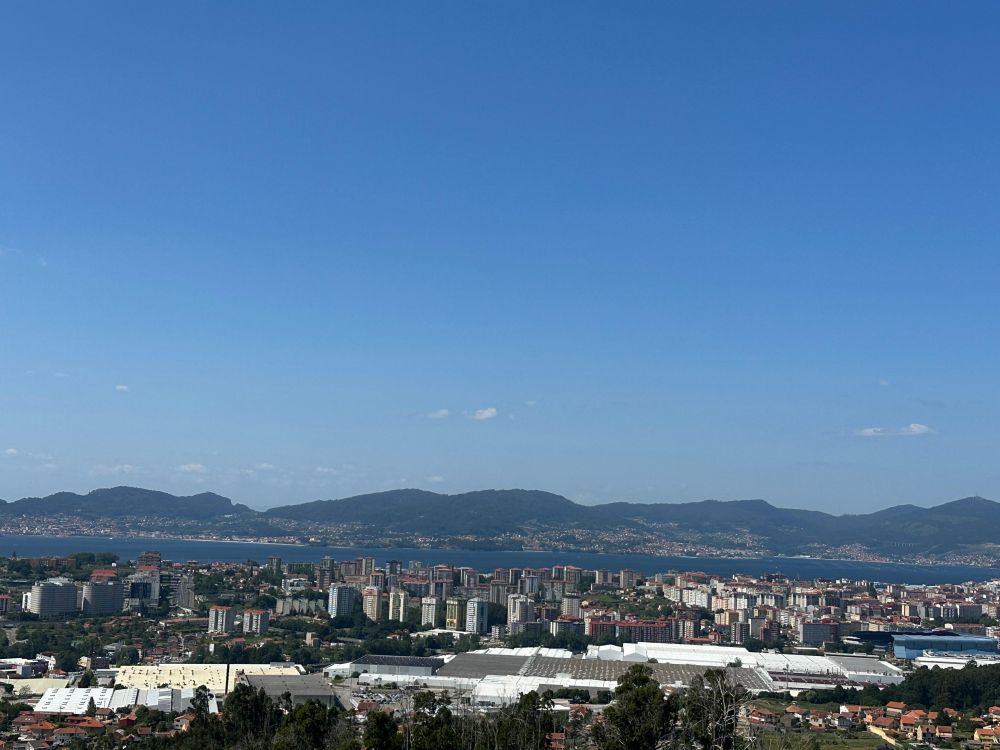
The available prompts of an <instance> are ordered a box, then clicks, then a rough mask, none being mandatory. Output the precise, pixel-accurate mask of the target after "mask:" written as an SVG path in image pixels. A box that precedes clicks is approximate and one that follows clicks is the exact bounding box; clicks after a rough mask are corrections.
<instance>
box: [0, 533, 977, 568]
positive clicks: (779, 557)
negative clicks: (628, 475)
mask: <svg viewBox="0 0 1000 750" xmlns="http://www.w3.org/2000/svg"><path fill="white" fill-rule="evenodd" d="M3 537H23V538H38V539H51V540H56V539H83V540H95V539H103V540H106V541H108V542H121V541H129V540H132V541H139V540H144V541H145V540H148V541H150V542H156V541H166V542H171V543H173V542H188V543H195V544H201V543H217V544H228V545H236V544H246V545H254V546H261V547H264V546H275V547H286V548H289V549H297V550H300V549H301V550H307V549H338V550H352V549H354V550H362V551H365V552H368V553H371V552H375V551H378V550H384V551H386V552H388V551H390V550H406V551H412V552H422V553H426V552H452V553H455V554H457V555H462V554H464V553H474V554H491V553H494V554H504V555H507V554H511V555H565V556H569V557H572V556H573V555H585V556H599V557H608V558H612V557H614V558H617V557H635V558H663V559H683V560H684V561H685V562H687V561H691V562H692V563H695V561H698V560H709V561H725V562H727V563H729V562H732V563H735V562H739V561H746V562H757V561H761V560H771V561H781V562H782V563H785V564H786V565H789V564H792V563H795V562H799V563H804V562H821V563H830V564H832V565H843V564H853V565H872V566H878V565H896V566H908V567H917V568H936V567H942V566H943V567H953V568H970V567H981V568H983V569H984V570H988V569H991V567H992V566H989V565H985V564H983V563H977V562H969V561H963V560H947V559H946V560H930V561H914V560H901V559H896V560H883V559H864V558H853V557H820V556H815V555H809V556H797V555H783V554H779V553H774V554H757V555H741V556H727V555H669V554H657V553H652V552H631V551H629V552H626V551H610V552H609V551H596V550H565V549H549V550H545V549H492V548H490V549H477V548H469V547H447V546H423V547H396V546H379V547H373V546H365V545H361V544H336V545H333V544H330V545H328V544H309V543H303V542H282V541H272V540H268V539H261V538H259V537H257V538H246V539H218V538H206V537H196V536H183V535H182V536H163V535H150V534H135V533H133V534H126V533H122V534H120V535H115V536H109V535H107V534H43V533H30V532H28V533H26V532H18V533H16V534H15V533H9V532H0V538H3ZM693 567H694V568H696V567H697V565H696V564H695V565H694V566H693ZM689 569H693V568H689Z"/></svg>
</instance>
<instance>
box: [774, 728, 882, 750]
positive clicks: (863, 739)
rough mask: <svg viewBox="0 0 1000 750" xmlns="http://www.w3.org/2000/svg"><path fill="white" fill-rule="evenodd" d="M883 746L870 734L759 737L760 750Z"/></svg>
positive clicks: (846, 749)
mask: <svg viewBox="0 0 1000 750" xmlns="http://www.w3.org/2000/svg"><path fill="white" fill-rule="evenodd" d="M814 741H815V744H813V743H814ZM884 744H885V742H883V740H882V739H880V738H879V737H876V736H875V735H874V734H871V733H870V732H851V733H844V732H818V733H811V732H810V733H807V732H796V733H791V734H777V733H768V734H765V735H763V736H762V737H761V748H762V750H789V749H790V748H791V749H795V748H810V747H811V748H816V749H817V750H875V748H878V747H882V746H883V745H884Z"/></svg>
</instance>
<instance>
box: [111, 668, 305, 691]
mask: <svg viewBox="0 0 1000 750" xmlns="http://www.w3.org/2000/svg"><path fill="white" fill-rule="evenodd" d="M226 666H227V665H225V664H160V665H159V666H131V667H121V668H120V669H119V670H118V675H117V676H116V677H115V684H116V685H124V686H125V687H134V688H146V689H148V688H157V687H162V686H166V687H173V688H196V687H198V686H200V685H204V686H205V687H207V688H208V689H209V690H210V691H212V692H213V693H228V692H229V691H230V690H232V689H233V687H234V686H235V685H236V675H237V673H238V672H243V673H244V674H246V675H301V674H305V670H304V669H302V667H300V666H298V665H297V664H291V665H288V664H230V665H228V666H229V683H228V684H225V683H226Z"/></svg>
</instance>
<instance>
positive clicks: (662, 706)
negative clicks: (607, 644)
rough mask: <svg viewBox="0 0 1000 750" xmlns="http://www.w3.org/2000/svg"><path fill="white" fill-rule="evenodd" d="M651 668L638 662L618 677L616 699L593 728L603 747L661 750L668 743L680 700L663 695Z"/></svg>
mask: <svg viewBox="0 0 1000 750" xmlns="http://www.w3.org/2000/svg"><path fill="white" fill-rule="evenodd" d="M652 674H653V672H652V670H651V669H650V668H649V667H647V666H646V665H644V664H636V665H634V666H632V667H630V668H629V670H628V671H627V672H626V673H625V674H623V675H622V676H621V677H619V678H618V687H617V688H615V701H614V703H612V704H611V705H610V706H608V708H606V709H605V711H604V714H603V717H604V720H603V721H602V722H601V723H600V724H598V725H597V726H595V727H594V732H593V736H594V740H595V742H596V743H597V746H598V747H599V748H600V750H659V749H661V748H666V747H668V746H669V742H670V738H671V736H672V735H673V730H674V724H675V723H676V719H677V712H678V710H677V701H676V699H675V698H674V697H673V696H664V694H663V692H662V691H661V690H660V686H659V684H658V683H657V682H656V680H654V679H653V677H652Z"/></svg>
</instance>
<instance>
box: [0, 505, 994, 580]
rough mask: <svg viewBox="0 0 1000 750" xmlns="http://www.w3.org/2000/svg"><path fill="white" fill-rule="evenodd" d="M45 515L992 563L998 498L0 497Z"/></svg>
mask: <svg viewBox="0 0 1000 750" xmlns="http://www.w3.org/2000/svg"><path fill="white" fill-rule="evenodd" d="M51 517H60V518H72V519H76V520H78V521H79V522H81V526H82V527H83V528H82V530H84V531H85V523H86V522H88V521H98V520H101V521H105V520H106V521H110V522H112V523H116V524H119V525H120V527H122V528H129V527H135V528H142V527H143V525H144V524H145V525H146V526H151V525H155V526H156V528H158V529H161V530H163V531H164V532H167V533H171V532H173V531H177V532H178V533H180V532H182V531H183V530H184V529H188V530H190V529H193V528H197V529H198V530H199V532H201V533H208V532H214V533H219V534H231V535H246V536H261V537H263V536H271V537H275V536H282V535H286V536H294V537H297V538H302V539H307V538H310V537H319V538H325V539H335V540H336V541H337V542H339V543H343V544H347V543H351V542H352V541H353V542H355V543H358V544H361V543H372V542H373V541H374V542H378V541H379V540H383V541H384V540H391V541H392V542H393V544H395V545H396V546H403V544H402V543H403V542H409V543H412V544H414V545H416V546H419V540H421V539H427V538H433V539H434V540H436V542H437V543H439V544H441V543H445V544H451V545H452V546H465V547H467V548H483V549H488V548H491V547H492V546H495V545H496V544H497V543H498V541H497V540H499V539H504V538H508V539H515V540H516V539H523V540H538V544H539V546H542V547H548V548H552V549H589V550H591V551H611V548H610V547H611V545H613V544H614V542H613V538H614V537H615V536H616V535H625V536H626V537H627V538H630V539H632V540H636V541H634V542H633V544H634V543H638V542H641V543H643V544H646V546H647V547H648V546H649V545H650V544H655V543H656V542H657V540H659V541H660V542H662V543H663V544H673V545H683V544H697V545H700V546H701V548H702V550H703V551H704V550H705V549H709V550H710V549H718V550H723V551H724V550H733V549H739V548H743V549H746V550H747V552H748V553H754V554H761V555H766V554H812V555H822V554H824V553H828V554H829V553H833V556H840V557H848V556H851V553H864V552H865V551H870V552H872V553H875V554H880V555H884V556H887V557H891V558H894V559H915V558H918V557H919V558H920V559H924V560H933V559H947V558H949V557H954V556H956V555H963V556H964V557H965V559H969V556H970V555H979V556H981V557H982V559H983V561H984V562H987V561H991V560H992V561H995V560H997V559H1000V547H998V546H997V545H996V540H997V539H998V533H997V532H998V530H1000V504H998V503H995V502H992V501H990V500H986V499H984V498H980V497H969V498H965V499H963V500H956V501H954V502H949V503H945V504H943V505H938V506H936V507H932V508H920V507H917V506H915V505H902V506H896V507H893V508H887V509H885V510H881V511H877V512H875V513H868V514H863V515H844V516H834V515H830V514H828V513H823V512H820V511H811V510H795V509H790V508H776V507H774V506H773V505H771V504H769V503H767V502H765V501H764V500H736V501H731V502H722V501H716V500H705V501H701V502H692V503H655V504H642V503H624V502H619V503H608V504H604V505H579V504H577V503H574V502H573V501H571V500H568V499H567V498H565V497H562V496H560V495H555V494H552V493H549V492H541V491H538V490H516V489H515V490H482V491H479V492H466V493H462V494H457V495H444V494H439V493H435V492H427V491H425V490H414V489H401V490H391V491H388V492H378V493H373V494H368V495H358V496H355V497H348V498H343V499H340V500H317V501H315V502H309V503H302V504H298V505H285V506H281V507H277V508H271V509H269V510H266V511H263V512H260V511H255V510H253V509H251V508H248V507H247V506H246V505H242V504H239V503H235V502H233V501H232V500H230V499H229V498H226V497H222V496H221V495H217V494H214V493H211V492H203V493H200V494H198V495H191V496H186V497H178V496H175V495H170V494H168V493H165V492H157V491H154V490H146V489H140V488H136V487H113V488H107V489H99V490H94V491H93V492H90V493H87V494H85V495H78V494H75V493H71V492H59V493H56V494H54V495H49V496H48V497H29V498H24V499H21V500H17V501H16V502H9V503H8V502H2V501H0V524H7V528H8V529H9V528H11V525H12V522H13V521H15V520H16V519H28V518H30V519H40V518H51ZM78 530H81V527H78ZM525 546H529V545H528V544H525ZM838 552H839V554H838Z"/></svg>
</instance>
